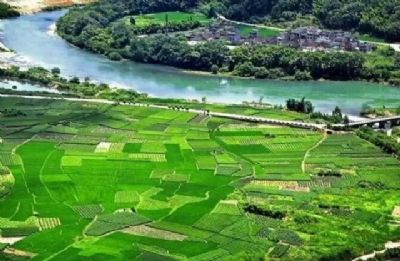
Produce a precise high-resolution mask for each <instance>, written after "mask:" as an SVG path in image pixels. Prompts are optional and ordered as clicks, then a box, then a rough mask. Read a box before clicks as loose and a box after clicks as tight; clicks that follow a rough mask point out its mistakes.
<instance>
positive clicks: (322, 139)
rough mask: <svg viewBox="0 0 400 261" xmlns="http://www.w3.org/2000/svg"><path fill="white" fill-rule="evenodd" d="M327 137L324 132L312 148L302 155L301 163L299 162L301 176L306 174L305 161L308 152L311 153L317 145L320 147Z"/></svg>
mask: <svg viewBox="0 0 400 261" xmlns="http://www.w3.org/2000/svg"><path fill="white" fill-rule="evenodd" d="M327 137H328V134H327V133H326V132H324V136H323V137H322V138H321V139H320V140H319V141H318V142H317V143H316V144H315V145H314V146H312V147H311V148H309V149H308V150H307V151H306V153H305V154H304V158H303V161H302V162H301V170H302V171H303V174H305V173H306V160H307V158H308V156H309V155H310V152H311V151H312V150H314V149H316V148H318V147H319V145H321V144H322V143H323V142H324V141H325V140H326V138H327Z"/></svg>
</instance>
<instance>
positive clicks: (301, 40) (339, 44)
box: [277, 27, 372, 52]
mask: <svg viewBox="0 0 400 261" xmlns="http://www.w3.org/2000/svg"><path fill="white" fill-rule="evenodd" d="M277 43H278V44H280V45H287V46H290V47H294V48H301V49H305V50H318V49H321V50H324V49H333V50H344V51H361V52H370V51H372V45H371V44H369V43H365V42H361V41H359V40H357V39H355V38H354V37H353V36H352V34H351V33H350V32H344V31H327V30H321V29H319V28H316V27H299V28H295V29H293V30H289V31H286V32H282V33H281V34H280V35H279V36H278V37H277Z"/></svg>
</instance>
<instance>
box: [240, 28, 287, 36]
mask: <svg viewBox="0 0 400 261" xmlns="http://www.w3.org/2000/svg"><path fill="white" fill-rule="evenodd" d="M237 28H238V29H239V31H240V34H241V35H242V36H244V37H248V36H249V35H250V33H251V32H252V31H253V29H254V27H252V26H247V25H240V26H237ZM257 30H258V33H259V36H261V37H272V36H278V35H279V33H280V31H279V30H274V29H269V28H264V27H262V28H257Z"/></svg>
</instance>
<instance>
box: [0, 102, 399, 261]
mask: <svg viewBox="0 0 400 261" xmlns="http://www.w3.org/2000/svg"><path fill="white" fill-rule="evenodd" d="M7 108H14V109H16V110H19V111H21V112H23V113H22V114H18V115H19V116H10V117H6V114H0V137H1V141H2V142H1V143H0V163H1V164H0V166H1V169H2V171H1V173H0V185H1V186H0V192H1V193H0V195H1V197H2V198H1V200H0V230H1V237H0V249H1V251H2V252H1V254H0V259H2V258H10V257H11V256H13V255H19V256H20V257H24V256H25V257H33V259H36V260H44V259H47V260H63V259H65V260H81V259H88V258H89V259H91V260H158V259H162V260H164V259H167V260H169V259H172V260H176V259H179V260H186V259H189V260H223V259H233V260H256V259H262V258H264V257H267V258H269V259H283V260H318V259H321V260H334V259H335V258H336V260H347V259H349V258H350V257H353V256H356V255H360V254H362V253H364V252H370V251H372V250H373V249H375V248H381V247H382V246H383V244H384V243H385V242H386V241H388V240H399V239H400V229H399V226H398V223H397V222H398V220H396V218H397V217H396V216H395V215H393V216H392V213H394V212H395V211H394V210H395V208H396V206H400V193H399V190H400V162H399V161H398V160H396V159H395V158H392V157H391V156H389V155H386V154H384V153H383V152H381V151H380V150H379V149H378V148H376V147H374V146H373V145H371V144H369V143H367V142H366V141H363V140H361V139H359V138H357V137H356V136H353V135H351V134H347V135H333V136H329V137H327V138H326V139H325V140H323V141H322V143H321V144H319V145H318V146H315V145H316V144H318V142H320V141H321V139H323V138H324V135H323V134H321V133H318V132H313V131H310V130H303V129H294V128H287V127H277V126H269V125H256V124H245V123H242V122H236V121H230V120H227V119H218V118H209V117H200V116H198V115H194V114H191V113H187V112H183V111H175V110H160V109H154V108H146V107H128V106H122V105H105V104H104V105H100V104H86V103H79V102H67V101H51V100H30V99H17V98H1V100H0V111H2V112H4V110H5V109H7ZM199 119H200V120H199ZM313 147H315V148H313ZM311 148H313V149H311ZM310 149H311V150H310ZM307 152H308V153H307ZM302 166H303V167H302ZM10 173H12V176H11V175H10ZM397 219H398V218H397ZM16 237H18V239H17V242H15V243H14V244H13V245H4V244H2V242H3V243H4V242H10V238H14V239H15V238H16Z"/></svg>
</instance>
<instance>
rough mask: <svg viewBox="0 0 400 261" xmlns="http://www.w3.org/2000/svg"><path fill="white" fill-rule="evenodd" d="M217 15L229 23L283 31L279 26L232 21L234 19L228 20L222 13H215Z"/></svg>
mask: <svg viewBox="0 0 400 261" xmlns="http://www.w3.org/2000/svg"><path fill="white" fill-rule="evenodd" d="M217 17H218V18H219V19H221V20H222V21H225V22H229V23H233V24H236V25H244V26H251V27H255V28H265V29H272V30H276V31H280V32H283V31H285V29H282V28H279V27H274V26H266V25H262V24H250V23H245V22H239V21H234V20H230V19H228V18H226V17H225V16H223V15H220V14H217Z"/></svg>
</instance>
